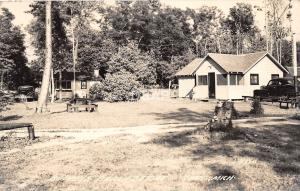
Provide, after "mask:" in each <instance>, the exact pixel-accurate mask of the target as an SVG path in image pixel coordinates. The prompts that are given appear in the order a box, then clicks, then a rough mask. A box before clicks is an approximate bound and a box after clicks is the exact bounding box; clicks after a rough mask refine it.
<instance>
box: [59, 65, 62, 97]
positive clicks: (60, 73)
mask: <svg viewBox="0 0 300 191" xmlns="http://www.w3.org/2000/svg"><path fill="white" fill-rule="evenodd" d="M59 101H62V71H61V68H60V69H59Z"/></svg>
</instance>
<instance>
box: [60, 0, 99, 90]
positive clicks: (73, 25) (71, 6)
mask: <svg viewBox="0 0 300 191" xmlns="http://www.w3.org/2000/svg"><path fill="white" fill-rule="evenodd" d="M102 4H103V2H102V1H98V2H97V3H95V2H88V1H66V2H64V3H63V4H62V9H63V10H64V11H65V13H66V14H65V18H66V20H67V21H68V22H67V26H68V29H69V33H70V36H71V42H72V58H73V78H74V79H73V80H74V84H75V83H76V76H75V75H76V65H77V62H78V46H80V45H79V41H80V38H81V36H82V33H83V32H84V31H85V30H86V29H88V28H90V27H91V21H92V20H93V14H94V13H95V11H96V10H98V9H100V7H101V6H102ZM73 88H74V89H73V94H74V95H73V96H75V95H76V86H75V85H74V86H73Z"/></svg>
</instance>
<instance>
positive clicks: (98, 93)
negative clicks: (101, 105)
mask: <svg viewBox="0 0 300 191" xmlns="http://www.w3.org/2000/svg"><path fill="white" fill-rule="evenodd" d="M103 86H104V85H103V82H99V83H96V84H93V85H92V87H91V88H90V90H89V93H90V97H91V98H93V99H97V100H103V99H104V90H103Z"/></svg>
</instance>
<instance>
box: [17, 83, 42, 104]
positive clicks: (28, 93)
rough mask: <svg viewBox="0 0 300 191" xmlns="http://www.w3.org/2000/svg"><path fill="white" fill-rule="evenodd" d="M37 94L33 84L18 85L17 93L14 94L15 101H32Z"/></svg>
mask: <svg viewBox="0 0 300 191" xmlns="http://www.w3.org/2000/svg"><path fill="white" fill-rule="evenodd" d="M37 98H38V96H37V93H36V91H35V89H34V87H33V86H19V87H18V90H17V95H15V100H16V101H34V100H37Z"/></svg>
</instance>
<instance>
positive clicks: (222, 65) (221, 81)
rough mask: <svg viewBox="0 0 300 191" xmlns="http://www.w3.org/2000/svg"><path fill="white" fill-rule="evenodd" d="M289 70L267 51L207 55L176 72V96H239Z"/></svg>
mask: <svg viewBox="0 0 300 191" xmlns="http://www.w3.org/2000/svg"><path fill="white" fill-rule="evenodd" d="M286 73H288V71H287V70H286V69H285V68H284V67H283V66H282V65H280V64H279V63H278V62H277V61H276V59H275V58H274V57H272V56H271V55H270V54H269V53H267V52H258V53H251V54H242V55H232V54H208V55H207V56H206V57H205V58H202V59H201V58H196V59H194V60H193V61H192V62H191V63H189V64H188V65H187V66H185V67H184V68H183V69H182V70H180V71H179V72H177V73H176V77H177V79H178V85H179V88H178V91H179V92H178V94H179V97H191V96H192V97H193V98H194V99H242V96H253V90H255V89H259V88H260V87H261V86H264V85H267V83H268V82H269V80H271V79H272V78H278V77H283V76H284V74H286Z"/></svg>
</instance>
